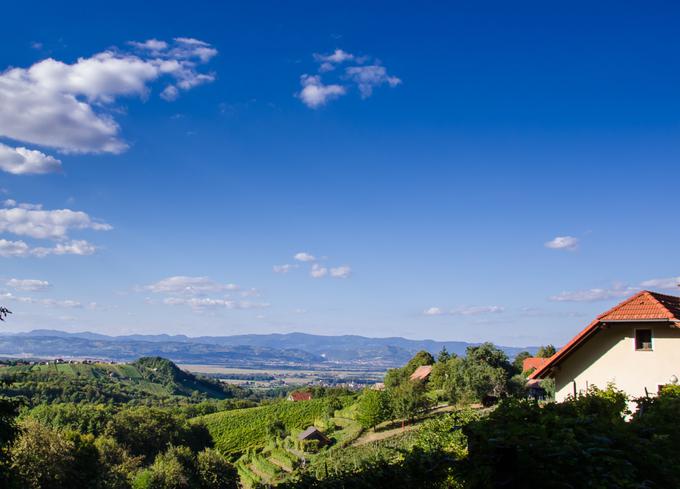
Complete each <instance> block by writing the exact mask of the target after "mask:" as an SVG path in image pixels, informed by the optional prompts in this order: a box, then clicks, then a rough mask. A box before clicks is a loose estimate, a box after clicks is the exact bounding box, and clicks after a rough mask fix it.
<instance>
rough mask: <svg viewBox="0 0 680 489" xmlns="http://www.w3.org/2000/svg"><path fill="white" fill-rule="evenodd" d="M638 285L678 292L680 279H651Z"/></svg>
mask: <svg viewBox="0 0 680 489" xmlns="http://www.w3.org/2000/svg"><path fill="white" fill-rule="evenodd" d="M640 285H641V286H642V287H645V288H651V289H665V290H674V291H676V292H678V291H680V289H678V286H679V285H680V277H666V278H653V279H650V280H645V281H644V282H642V283H641V284H640Z"/></svg>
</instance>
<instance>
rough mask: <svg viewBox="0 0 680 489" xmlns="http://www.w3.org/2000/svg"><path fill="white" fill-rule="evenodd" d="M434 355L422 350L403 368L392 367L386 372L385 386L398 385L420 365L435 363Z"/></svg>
mask: <svg viewBox="0 0 680 489" xmlns="http://www.w3.org/2000/svg"><path fill="white" fill-rule="evenodd" d="M434 363H435V362H434V357H433V356H432V354H431V353H430V352H428V351H425V350H421V351H419V352H418V353H416V354H415V355H414V356H413V358H411V359H410V360H409V361H408V363H407V364H406V365H404V366H403V367H401V368H391V369H389V370H388V371H387V373H386V374H385V387H387V388H392V387H396V386H398V385H400V384H402V383H404V382H405V381H407V380H408V379H409V377H410V376H411V374H412V373H413V372H415V371H416V369H417V368H418V367H422V366H423V365H433V364H434Z"/></svg>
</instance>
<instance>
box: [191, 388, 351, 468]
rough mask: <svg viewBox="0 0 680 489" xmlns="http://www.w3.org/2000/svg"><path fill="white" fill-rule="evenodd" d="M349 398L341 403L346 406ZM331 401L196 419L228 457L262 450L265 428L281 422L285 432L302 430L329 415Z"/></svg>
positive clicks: (278, 404) (280, 404) (287, 403)
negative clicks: (257, 449) (204, 426)
mask: <svg viewBox="0 0 680 489" xmlns="http://www.w3.org/2000/svg"><path fill="white" fill-rule="evenodd" d="M349 401H351V398H348V399H341V402H346V403H347V402H349ZM329 406H330V400H329V399H328V398H326V399H314V400H311V401H304V402H290V401H279V402H275V403H273V404H268V405H265V406H259V407H254V408H248V409H238V410H234V411H226V412H220V413H214V414H208V415H207V416H201V417H199V418H195V419H196V420H198V421H201V422H202V423H204V424H205V425H206V427H207V428H208V431H209V432H210V434H211V435H212V437H213V440H214V441H215V448H217V449H218V450H219V451H220V452H222V453H224V454H228V455H235V454H240V453H243V452H245V451H246V450H248V449H253V448H262V447H264V446H265V445H266V444H267V441H268V440H269V438H270V437H269V434H268V432H267V429H268V424H269V423H270V422H272V421H274V420H277V421H280V422H281V423H283V425H284V426H285V428H286V430H288V431H290V430H302V429H304V428H306V427H308V426H309V425H311V424H314V422H315V421H316V420H317V419H319V418H323V417H324V416H326V415H327V414H328V410H329Z"/></svg>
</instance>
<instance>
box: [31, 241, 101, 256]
mask: <svg viewBox="0 0 680 489" xmlns="http://www.w3.org/2000/svg"><path fill="white" fill-rule="evenodd" d="M95 251H97V247H96V246H95V245H93V244H92V243H89V242H88V241H85V240H84V239H78V240H72V241H67V242H64V243H57V244H56V246H54V247H52V248H36V249H35V250H34V254H36V255H37V256H46V255H81V256H85V255H92V254H93V253H94V252H95Z"/></svg>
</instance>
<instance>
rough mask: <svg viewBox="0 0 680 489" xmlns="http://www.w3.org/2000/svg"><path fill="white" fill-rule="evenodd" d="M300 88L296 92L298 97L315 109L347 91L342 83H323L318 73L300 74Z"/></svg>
mask: <svg viewBox="0 0 680 489" xmlns="http://www.w3.org/2000/svg"><path fill="white" fill-rule="evenodd" d="M300 84H301V85H302V90H300V92H299V93H298V95H297V96H298V98H299V99H300V100H302V102H303V103H304V104H305V105H306V106H307V107H309V108H311V109H317V108H319V107H321V106H323V105H326V104H327V103H328V102H330V101H331V100H335V99H336V98H338V97H340V96H342V95H344V94H345V93H347V89H346V88H345V87H343V86H342V85H337V84H330V85H324V84H323V82H322V81H321V77H320V76H318V75H307V74H305V75H302V76H301V77H300Z"/></svg>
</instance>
